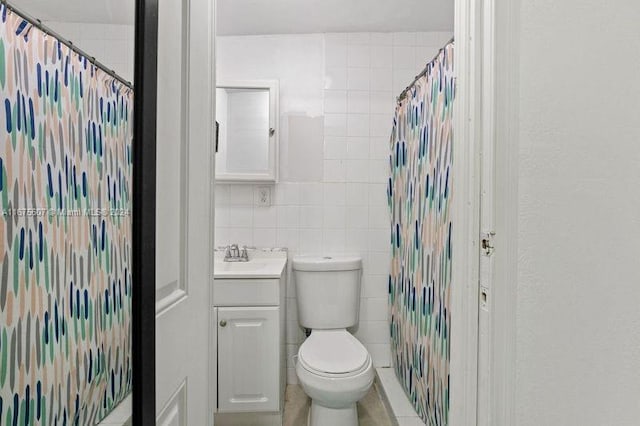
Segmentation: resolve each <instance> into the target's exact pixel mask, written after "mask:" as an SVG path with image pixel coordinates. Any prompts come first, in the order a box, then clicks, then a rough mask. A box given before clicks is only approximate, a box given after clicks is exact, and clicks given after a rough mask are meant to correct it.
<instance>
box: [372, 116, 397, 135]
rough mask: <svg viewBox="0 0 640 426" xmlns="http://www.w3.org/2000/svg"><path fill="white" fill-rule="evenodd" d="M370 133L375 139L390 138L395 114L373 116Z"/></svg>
mask: <svg viewBox="0 0 640 426" xmlns="http://www.w3.org/2000/svg"><path fill="white" fill-rule="evenodd" d="M370 123H371V126H370V128H369V133H370V135H371V136H373V137H384V136H387V137H390V136H391V130H390V129H389V126H391V125H392V124H393V114H371V122H370Z"/></svg>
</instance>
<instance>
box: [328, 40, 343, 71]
mask: <svg viewBox="0 0 640 426" xmlns="http://www.w3.org/2000/svg"><path fill="white" fill-rule="evenodd" d="M325 63H326V66H327V67H330V68H340V67H346V66H347V46H346V45H341V44H331V45H327V46H326V47H325Z"/></svg>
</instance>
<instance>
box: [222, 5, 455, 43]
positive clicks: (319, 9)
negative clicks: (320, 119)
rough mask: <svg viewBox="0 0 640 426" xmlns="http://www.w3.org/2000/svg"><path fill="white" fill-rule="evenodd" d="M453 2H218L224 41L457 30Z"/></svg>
mask: <svg viewBox="0 0 640 426" xmlns="http://www.w3.org/2000/svg"><path fill="white" fill-rule="evenodd" d="M453 3H454V2H453V0H217V21H218V22H217V33H218V34H220V35H246V34H289V33H322V32H360V31H363V32H373V31H380V32H388V31H446V30H453Z"/></svg>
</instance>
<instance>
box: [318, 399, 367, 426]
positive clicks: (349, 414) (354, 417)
mask: <svg viewBox="0 0 640 426" xmlns="http://www.w3.org/2000/svg"><path fill="white" fill-rule="evenodd" d="M308 425H309V426H358V409H357V408H356V404H355V402H354V403H353V404H350V405H348V406H346V407H344V408H329V407H323V406H322V405H320V404H318V403H316V402H315V401H314V400H311V407H310V408H309V422H308Z"/></svg>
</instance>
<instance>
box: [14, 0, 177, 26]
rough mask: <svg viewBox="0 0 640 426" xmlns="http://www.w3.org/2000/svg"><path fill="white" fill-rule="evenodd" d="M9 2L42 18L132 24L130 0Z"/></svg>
mask: <svg viewBox="0 0 640 426" xmlns="http://www.w3.org/2000/svg"><path fill="white" fill-rule="evenodd" d="M172 1H173V0H172ZM9 3H10V4H13V5H14V6H15V7H16V8H18V9H20V10H21V11H23V12H26V13H28V14H29V15H31V16H33V17H34V18H38V19H40V20H42V21H62V22H85V23H103V24H130V25H133V22H134V17H135V1H134V0H10V2H9Z"/></svg>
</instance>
